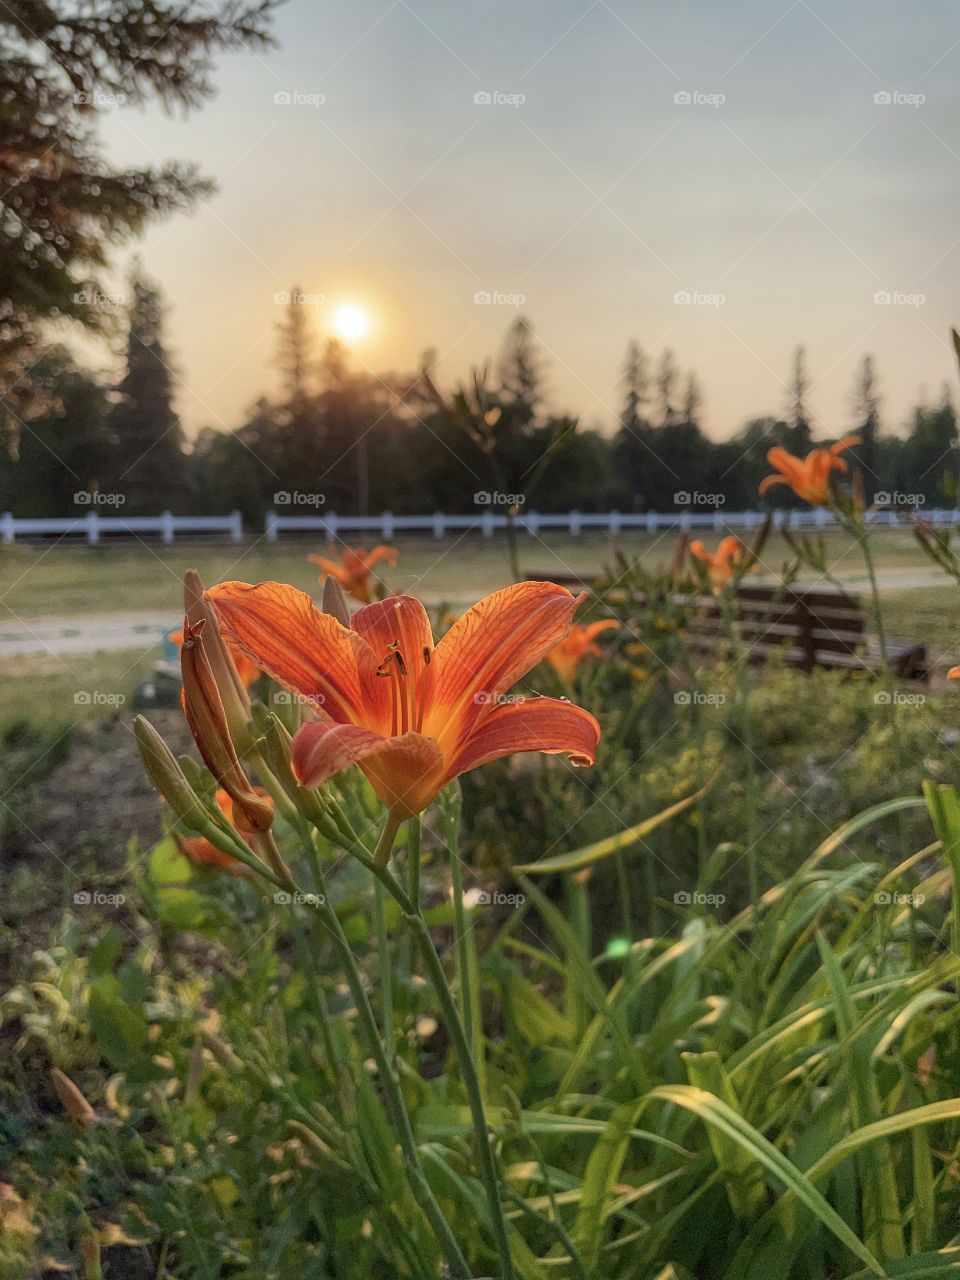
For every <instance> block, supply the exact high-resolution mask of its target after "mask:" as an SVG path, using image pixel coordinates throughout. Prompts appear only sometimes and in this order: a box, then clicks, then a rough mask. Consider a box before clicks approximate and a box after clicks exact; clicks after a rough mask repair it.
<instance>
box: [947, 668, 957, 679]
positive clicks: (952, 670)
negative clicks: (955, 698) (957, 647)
mask: <svg viewBox="0 0 960 1280" xmlns="http://www.w3.org/2000/svg"><path fill="white" fill-rule="evenodd" d="M947 679H948V680H960V667H951V668H950V670H949V671H948V672H947Z"/></svg>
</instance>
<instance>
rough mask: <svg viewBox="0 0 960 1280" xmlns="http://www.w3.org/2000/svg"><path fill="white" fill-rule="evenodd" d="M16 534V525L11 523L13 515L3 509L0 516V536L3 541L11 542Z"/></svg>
mask: <svg viewBox="0 0 960 1280" xmlns="http://www.w3.org/2000/svg"><path fill="white" fill-rule="evenodd" d="M16 536H17V534H16V526H15V525H14V523H13V515H12V513H11V512H9V511H5V512H4V513H3V515H2V516H0V537H2V538H3V540H4V542H13V540H14V538H15V537H16Z"/></svg>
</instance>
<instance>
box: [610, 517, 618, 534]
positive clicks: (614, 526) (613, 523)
mask: <svg viewBox="0 0 960 1280" xmlns="http://www.w3.org/2000/svg"><path fill="white" fill-rule="evenodd" d="M610 532H611V533H612V534H613V536H614V537H615V538H616V537H617V536H618V535H619V533H620V512H619V511H611V512H610Z"/></svg>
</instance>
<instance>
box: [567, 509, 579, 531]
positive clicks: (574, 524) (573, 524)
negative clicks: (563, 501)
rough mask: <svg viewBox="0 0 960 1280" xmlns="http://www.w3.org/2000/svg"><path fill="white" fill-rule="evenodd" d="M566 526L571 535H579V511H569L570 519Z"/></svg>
mask: <svg viewBox="0 0 960 1280" xmlns="http://www.w3.org/2000/svg"><path fill="white" fill-rule="evenodd" d="M567 527H568V528H569V530H570V534H571V536H572V537H574V538H576V537H578V536H579V534H580V512H579V511H571V512H570V520H569V524H568V526H567Z"/></svg>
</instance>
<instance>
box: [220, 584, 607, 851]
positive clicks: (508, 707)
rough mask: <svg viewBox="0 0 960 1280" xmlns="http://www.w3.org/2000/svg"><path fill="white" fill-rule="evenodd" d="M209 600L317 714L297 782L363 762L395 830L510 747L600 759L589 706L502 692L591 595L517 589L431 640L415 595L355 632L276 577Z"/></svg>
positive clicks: (382, 605) (237, 637) (549, 587)
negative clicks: (462, 776)
mask: <svg viewBox="0 0 960 1280" xmlns="http://www.w3.org/2000/svg"><path fill="white" fill-rule="evenodd" d="M207 598H208V599H209V600H210V601H211V602H212V603H213V604H214V606H215V608H216V610H217V614H218V615H219V618H220V622H221V625H222V627H223V630H224V634H225V635H227V636H229V638H230V639H231V640H232V641H233V642H234V643H235V644H238V645H239V646H240V647H241V648H242V649H243V650H244V651H245V652H247V653H248V654H249V655H250V657H251V658H253V660H254V661H255V662H256V663H257V665H258V666H260V667H262V669H263V670H264V671H266V672H267V673H268V674H269V675H270V676H271V677H272V678H273V679H274V680H276V681H278V683H280V684H282V685H284V686H286V688H288V689H291V690H294V691H295V692H297V693H299V694H301V695H303V696H304V697H305V698H306V699H308V700H310V701H313V702H314V704H315V705H316V707H317V710H318V711H319V712H320V714H321V715H322V717H323V719H322V720H320V721H317V722H313V723H310V724H305V725H303V726H302V727H301V728H300V730H299V731H298V733H297V735H296V737H295V738H294V741H293V753H292V763H293V768H294V771H295V772H296V774H297V777H298V778H299V779H300V781H301V783H302V784H303V785H304V786H306V787H318V786H320V785H322V784H323V783H324V782H326V781H327V780H328V779H329V778H331V777H332V776H333V775H334V774H336V773H339V772H340V770H342V769H345V768H346V767H347V766H348V765H351V764H357V765H359V766H360V768H361V769H362V770H363V772H364V773H365V774H366V775H367V777H368V778H369V779H370V782H371V784H372V785H373V788H374V790H375V791H376V793H377V795H378V796H379V797H380V799H381V800H382V801H383V803H384V804H385V805H386V806H387V808H388V809H389V810H390V821H391V824H392V825H393V826H394V828H395V826H396V824H397V823H398V822H400V821H402V820H403V819H405V818H408V817H411V816H413V815H414V814H417V813H421V812H422V811H423V810H424V809H426V808H427V806H428V805H429V804H430V803H431V802H432V801H433V800H434V799H435V798H436V796H437V795H438V793H439V792H440V790H441V789H442V788H443V787H444V786H445V785H446V784H447V783H448V782H449V781H450V780H451V779H453V778H455V777H457V776H458V775H459V774H461V773H466V772H467V771H468V770H470V769H476V768H477V767H478V766H480V765H483V764H488V763H489V762H490V761H492V760H499V759H501V758H502V757H503V756H509V755H513V754H514V752H518V751H543V752H546V753H547V754H550V755H553V754H566V755H568V756H569V757H570V759H571V761H572V762H573V763H574V764H577V765H588V764H593V762H594V760H595V758H596V748H597V742H598V740H599V737H600V726H599V724H598V723H597V721H596V720H595V719H594V717H593V716H592V715H590V713H589V712H588V711H584V710H583V709H582V708H580V707H576V706H574V705H573V704H572V703H569V702H566V701H562V700H560V699H556V698H520V697H510V698H508V697H507V696H506V695H507V691H508V690H509V689H510V688H512V686H513V685H514V684H515V683H516V682H517V680H519V679H520V678H521V677H522V676H524V675H526V673H527V672H528V671H530V670H531V669H532V668H533V667H535V666H536V665H537V663H538V662H540V660H541V659H542V658H544V657H545V656H546V655H547V654H548V653H549V652H550V651H551V650H552V649H554V648H556V646H557V645H558V644H559V643H560V641H561V640H562V639H563V638H564V636H565V635H566V634H567V632H568V631H569V629H570V625H571V620H572V618H573V615H574V613H575V612H576V609H577V606H578V605H579V604H580V603H581V601H582V600H583V599H584V598H585V593H584V594H582V595H580V596H573V595H571V593H570V592H569V591H568V590H567V589H566V587H561V586H557V585H555V584H554V583H551V582H522V583H518V584H516V585H515V586H512V587H507V588H505V589H504V590H503V591H497V592H495V593H494V594H493V595H490V596H487V597H486V599H484V600H481V601H480V602H479V603H478V604H475V605H474V606H473V608H472V609H468V610H467V612H466V613H465V614H463V616H462V617H460V618H458V619H457V621H456V622H455V623H454V624H453V626H452V627H451V628H450V630H449V631H448V632H447V633H446V635H444V636H443V638H442V639H441V640H440V641H439V642H438V643H437V644H436V646H434V640H433V632H432V630H431V627H430V619H429V618H428V617H427V612H426V610H425V609H424V607H423V605H422V604H421V603H420V601H419V600H415V599H414V598H413V597H412V596H391V597H390V598H389V599H387V600H382V601H378V602H377V603H374V604H369V605H366V606H365V607H364V608H362V609H359V610H357V612H356V613H355V614H354V615H353V618H352V619H351V625H350V626H349V627H345V626H343V625H342V624H341V623H340V622H338V621H337V619H336V618H334V617H332V616H331V615H330V614H326V613H321V612H320V610H319V609H317V608H316V606H315V605H314V603H313V601H312V600H311V599H310V597H309V596H308V595H306V594H304V592H302V591H297V590H296V589H295V588H294V587H290V586H286V585H284V584H281V583H278V582H263V583H260V584H259V585H257V586H251V585H249V584H248V583H245V582H224V583H221V584H220V585H219V586H217V587H213V588H212V589H211V590H210V591H209V592H208V593H207Z"/></svg>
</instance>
